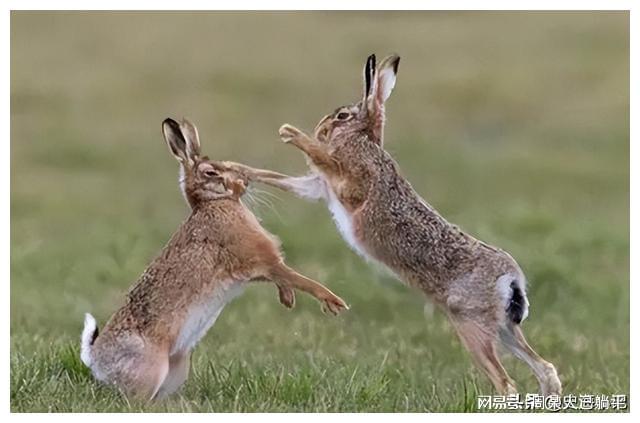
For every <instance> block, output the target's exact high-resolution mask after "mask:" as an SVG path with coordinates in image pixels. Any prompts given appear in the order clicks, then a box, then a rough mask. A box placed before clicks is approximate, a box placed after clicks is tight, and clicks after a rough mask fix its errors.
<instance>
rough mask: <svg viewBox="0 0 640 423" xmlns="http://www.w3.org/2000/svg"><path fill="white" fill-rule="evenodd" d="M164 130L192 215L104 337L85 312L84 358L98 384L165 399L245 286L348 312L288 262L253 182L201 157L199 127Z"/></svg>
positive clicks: (287, 300) (168, 124)
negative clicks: (272, 288) (257, 204)
mask: <svg viewBox="0 0 640 423" xmlns="http://www.w3.org/2000/svg"><path fill="white" fill-rule="evenodd" d="M162 130H163V133H164V137H165V139H166V141H167V144H168V145H169V149H170V151H171V152H172V153H173V155H174V156H175V157H176V159H178V162H179V163H180V186H181V189H182V192H183V194H184V196H185V197H186V199H187V201H188V202H189V204H190V206H191V209H192V210H191V214H190V216H189V217H188V218H187V220H186V221H185V222H184V223H183V224H182V225H181V226H180V227H179V228H178V230H177V231H176V233H175V234H174V235H173V236H172V237H171V240H170V241H169V242H168V244H167V245H166V246H165V247H164V249H163V250H162V251H161V253H160V255H159V256H158V257H157V258H156V259H155V260H153V262H152V263H151V264H150V265H149V267H148V268H147V269H146V270H145V271H144V273H143V274H142V276H141V277H140V279H139V280H138V282H137V283H136V284H135V285H134V286H133V287H132V288H131V290H130V291H129V293H128V295H127V300H126V304H125V305H124V306H122V307H121V308H120V309H119V310H118V311H116V312H115V314H114V315H113V316H112V317H111V319H110V320H109V321H108V323H107V324H106V325H105V327H104V328H103V329H102V331H100V333H99V334H98V327H97V325H96V321H95V319H94V318H93V317H92V316H91V315H90V314H87V315H86V316H85V326H84V330H83V332H82V343H81V358H82V361H83V362H84V364H85V365H86V366H88V367H89V368H90V369H91V371H92V373H93V375H94V376H95V377H96V378H97V379H98V380H100V381H103V382H107V383H110V384H114V385H116V386H117V387H118V388H120V389H121V390H122V391H124V392H125V393H126V394H128V395H132V396H135V397H137V398H140V399H152V398H160V397H163V396H166V395H168V394H170V393H172V392H174V391H175V390H177V389H178V388H179V387H180V386H181V385H182V384H183V383H184V381H185V380H186V379H187V376H188V372H189V360H190V355H191V351H192V349H193V348H194V347H195V345H196V344H197V343H198V341H199V340H200V339H201V338H202V337H203V336H204V335H205V334H206V332H207V330H208V329H209V328H210V327H211V326H212V325H213V323H214V322H215V321H216V318H217V317H218V316H219V315H220V312H221V311H222V309H223V308H224V306H225V304H227V303H228V302H229V301H231V300H232V299H233V298H234V297H236V296H237V295H238V294H240V293H241V292H242V290H243V288H244V287H245V286H246V283H247V282H250V281H260V280H263V281H270V282H273V283H275V284H276V285H277V286H278V289H279V293H280V301H281V302H282V303H283V304H284V305H285V306H287V307H292V306H293V305H294V301H295V296H294V291H293V289H300V290H302V291H304V292H307V293H309V294H311V295H313V296H314V297H315V298H317V299H318V300H319V301H321V302H322V303H323V307H324V308H325V309H327V310H328V311H330V312H332V313H334V314H337V313H338V312H340V311H341V310H343V309H346V308H347V306H346V304H345V302H344V301H343V300H342V299H340V298H339V297H337V296H336V295H334V294H333V293H332V292H331V291H329V290H328V289H327V288H325V287H324V286H323V285H321V284H320V283H318V282H315V281H313V280H311V279H309V278H307V277H305V276H303V275H301V274H299V273H297V272H296V271H295V270H293V269H291V268H290V267H288V266H287V265H286V264H285V263H284V261H283V257H282V253H281V252H280V248H279V243H278V240H277V239H276V238H275V237H274V236H273V235H271V234H269V233H268V232H267V231H266V230H265V229H263V228H262V227H261V226H260V224H259V223H258V220H257V219H256V217H255V216H254V215H253V214H252V213H251V212H250V211H249V210H248V209H247V208H246V207H245V206H244V204H243V203H242V201H241V200H240V197H241V196H242V194H243V193H244V192H245V188H246V186H247V183H248V182H247V180H246V179H245V177H244V176H242V175H240V174H238V173H237V172H235V171H233V170H232V169H229V168H228V167H226V166H224V165H223V164H221V163H220V162H216V161H213V160H209V159H208V158H207V157H206V156H201V155H200V141H199V139H198V132H197V130H196V128H195V126H193V125H192V124H191V123H189V122H188V121H186V120H184V121H183V122H182V123H180V124H179V123H177V122H176V121H174V120H172V119H166V120H165V121H164V122H163V124H162Z"/></svg>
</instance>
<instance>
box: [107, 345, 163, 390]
mask: <svg viewBox="0 0 640 423" xmlns="http://www.w3.org/2000/svg"><path fill="white" fill-rule="evenodd" d="M97 364H98V366H99V368H100V370H101V372H102V373H104V375H105V378H104V380H105V381H106V382H109V383H112V384H114V385H115V386H117V387H118V388H119V389H120V390H122V391H123V392H124V393H125V394H127V395H128V396H133V397H135V398H137V399H139V400H142V401H149V400H151V399H153V398H154V397H155V395H156V393H157V392H158V389H160V386H161V385H162V382H163V381H164V379H165V377H166V376H167V373H168V371H169V355H168V353H167V351H166V350H165V349H163V348H158V347H156V346H155V345H149V344H147V345H145V344H144V342H143V341H142V339H141V338H138V337H135V338H129V339H128V342H126V343H119V344H117V345H115V346H114V347H113V349H112V350H111V351H103V352H102V353H101V354H100V356H99V363H97Z"/></svg>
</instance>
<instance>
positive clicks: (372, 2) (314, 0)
mask: <svg viewBox="0 0 640 423" xmlns="http://www.w3.org/2000/svg"><path fill="white" fill-rule="evenodd" d="M7 3H8V7H7V9H5V13H4V14H2V17H1V18H0V19H1V20H0V22H2V25H1V28H2V36H3V38H4V41H3V42H2V44H1V46H2V47H1V52H0V53H1V54H2V57H4V58H5V64H4V66H3V67H2V94H3V98H4V99H5V100H4V101H3V102H2V103H1V104H2V106H1V107H2V112H3V113H2V120H3V122H4V125H3V126H2V127H3V128H4V134H5V139H6V140H9V139H10V129H9V124H10V121H9V120H10V119H9V117H10V115H9V106H10V97H9V94H10V75H9V69H10V68H9V63H10V51H9V49H10V40H9V35H10V28H9V22H10V13H9V11H10V10H38V9H44V10H51V9H53V8H54V7H55V9H59V10H116V9H117V10H210V9H211V7H215V9H217V10H242V9H248V10H316V9H332V10H340V9H342V10H344V9H349V10H351V9H363V10H366V9H375V10H392V9H391V6H393V7H394V9H396V8H397V9H409V10H411V9H415V10H417V9H424V8H425V7H428V9H430V10H496V9H497V10H500V9H506V10H631V25H630V26H631V69H632V72H631V74H630V75H631V81H630V84H631V85H630V88H631V97H630V98H631V139H630V143H631V145H630V149H631V151H630V154H631V193H630V194H631V198H630V201H631V216H632V217H633V216H634V215H635V214H636V212H637V211H638V206H637V198H638V188H637V187H638V184H637V182H638V175H639V171H638V170H636V169H635V167H634V166H633V165H634V164H638V160H637V153H638V147H637V131H636V130H634V129H635V128H634V122H637V121H638V113H637V108H635V107H633V106H634V105H635V104H637V102H636V100H637V98H638V92H637V91H638V88H639V86H638V83H637V75H634V72H636V73H637V72H638V69H639V68H638V66H637V60H638V54H637V46H638V29H637V28H638V25H639V24H640V19H639V18H638V13H640V12H639V10H640V9H639V8H638V7H635V8H634V7H633V2H632V1H623V0H610V1H595V0H585V1H562V0H540V1H520V2H517V3H516V2H513V1H511V2H510V1H483V2H478V1H430V2H425V3H421V2H418V1H406V0H394V1H393V2H383V1H381V0H369V1H362V0H361V1H349V2H347V1H344V0H343V1H336V0H324V1H318V0H309V1H305V2H299V3H296V2H293V1H279V2H277V1H271V2H267V1H246V0H236V1H233V2H210V1H203V0H181V1H180V2H169V1H166V0H163V1H156V2H149V1H140V0H126V1H125V0H115V1H93V2H91V3H90V4H87V3H83V2H80V1H58V2H51V1H42V0H39V1H14V0H10V1H8V2H7ZM54 3H55V4H54ZM176 5H180V8H179V9H178V8H176ZM4 147H5V149H6V150H5V154H4V155H3V156H2V160H3V162H4V163H3V167H2V169H3V171H4V174H5V177H3V178H1V179H2V181H1V182H0V183H1V184H2V190H3V192H4V196H3V198H4V201H5V206H4V207H3V208H2V214H3V216H2V217H3V218H2V228H3V234H5V237H6V238H5V242H4V243H2V247H1V248H2V255H3V257H5V263H6V266H5V267H4V275H5V278H4V279H5V283H4V284H2V287H3V290H4V295H2V298H3V302H4V305H5V308H4V314H3V316H4V320H5V322H4V324H3V325H2V326H1V328H0V331H1V332H0V334H1V335H2V339H4V340H5V342H4V344H3V347H2V349H1V350H0V360H3V362H4V363H5V365H4V366H3V367H2V373H1V374H0V377H1V378H2V380H3V382H4V383H3V384H2V385H1V386H2V388H1V391H0V401H2V404H3V405H4V407H3V409H4V410H5V413H7V414H9V395H10V394H9V324H10V322H9V318H10V317H9V316H10V315H9V306H10V296H9V280H10V269H9V265H10V260H9V258H10V236H9V230H10V210H9V203H10V185H9V182H10V179H9V178H10V167H9V166H10V163H9V162H10V146H9V142H7V141H5V142H4ZM637 235H638V227H637V225H636V224H634V222H633V220H632V221H631V240H632V243H631V245H632V247H631V257H630V262H631V279H632V280H633V279H634V277H635V276H636V275H637V274H638V263H639V262H640V261H639V259H640V257H638V249H637V248H634V243H633V240H636V239H638V237H637ZM603 283H606V281H603ZM637 292H638V290H637V289H634V288H633V284H631V324H632V327H633V326H634V323H635V321H636V320H637V313H635V312H634V305H637V304H638V302H637V298H636V297H637ZM638 351H639V350H638V348H637V336H633V332H632V333H631V352H632V354H631V357H634V355H637V353H638ZM637 388H638V371H637V366H636V365H635V363H634V362H633V361H632V362H631V399H633V398H634V397H635V395H636V394H637V393H638V392H639V391H638V389H637ZM631 401H632V408H631V410H632V411H631V413H630V414H629V413H627V414H611V415H607V417H606V418H607V419H616V420H618V419H626V420H628V419H629V418H631V416H632V415H633V414H638V412H636V410H634V408H633V405H635V408H636V409H637V408H638V403H637V402H635V403H634V402H633V400H631ZM114 416H115V417H116V418H117V419H126V420H129V419H144V420H147V419H149V420H150V419H153V421H171V419H172V418H173V416H172V415H171V414H160V415H158V414H156V415H151V414H145V415H131V414H117V415H111V414H92V415H89V414H57V415H47V418H48V419H51V420H54V421H64V422H65V423H66V422H68V421H80V420H86V419H87V418H89V419H91V420H92V421H93V420H94V419H95V421H98V422H100V421H104V422H111V421H112V420H113V418H114ZM9 417H10V418H11V419H15V420H16V421H18V420H20V421H27V420H30V419H38V420H39V419H41V418H43V417H44V416H42V415H35V414H11V415H9ZM185 417H186V416H185ZM300 417H302V416H300V415H299V414H224V415H219V414H217V415H215V416H212V415H210V414H191V415H189V416H188V417H187V418H189V419H193V420H199V421H207V422H210V421H211V419H216V420H219V419H224V421H234V422H241V421H247V420H260V421H264V420H269V419H277V420H278V421H279V422H293V421H294V420H298V419H299V418H300ZM303 417H304V419H305V420H306V421H308V422H309V423H315V422H320V421H321V420H322V421H323V423H324V422H326V420H327V419H330V420H332V421H333V420H337V421H342V420H349V421H353V420H361V421H364V420H365V419H366V421H367V422H371V421H372V420H379V421H386V420H388V419H389V418H393V419H402V420H404V421H412V422H420V423H423V422H424V421H425V419H429V420H431V419H434V418H435V419H438V420H439V419H442V418H443V415H440V414H429V415H423V414H400V415H398V414H393V415H391V417H390V416H389V415H388V414H355V415H354V414H305V415H304V416H303ZM471 417H472V418H473V419H474V420H475V419H477V420H479V421H494V420H501V421H507V420H508V421H513V420H514V419H516V418H517V419H518V420H520V419H523V420H529V421H532V420H534V419H535V420H538V419H540V418H552V419H556V418H562V419H568V420H573V421H575V420H576V419H578V418H579V419H581V420H585V419H586V420H592V421H593V420H594V419H598V420H600V419H601V418H602V417H603V416H601V415H596V414H580V415H578V414H574V415H566V414H563V415H560V414H545V415H541V414H519V415H518V416H514V415H513V414H474V415H473V416H471ZM181 418H184V417H181ZM444 418H447V419H449V418H454V417H453V416H451V417H449V416H448V415H446V416H445V417H444Z"/></svg>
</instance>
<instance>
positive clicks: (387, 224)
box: [228, 55, 561, 394]
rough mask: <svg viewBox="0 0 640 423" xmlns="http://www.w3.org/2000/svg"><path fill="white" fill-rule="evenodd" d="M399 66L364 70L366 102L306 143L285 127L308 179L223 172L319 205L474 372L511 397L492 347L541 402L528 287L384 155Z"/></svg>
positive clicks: (391, 63) (324, 122) (554, 390)
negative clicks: (464, 354) (432, 312)
mask: <svg viewBox="0 0 640 423" xmlns="http://www.w3.org/2000/svg"><path fill="white" fill-rule="evenodd" d="M399 62H400V58H399V57H398V56H395V55H393V56H390V57H387V58H386V59H384V60H383V61H382V63H380V65H379V66H378V67H376V59H375V56H374V55H371V56H370V57H369V58H368V59H367V62H366V65H365V68H364V93H363V96H362V99H361V100H360V101H358V102H357V103H355V104H352V105H349V106H343V107H339V108H337V109H336V110H335V111H334V112H333V113H331V114H329V115H327V116H325V117H323V118H322V119H321V120H320V123H318V125H317V126H316V127H315V130H314V133H313V136H309V135H306V134H305V133H303V132H302V131H300V130H299V129H296V128H294V127H292V126H290V125H283V126H282V127H281V128H280V136H281V137H282V139H283V140H284V141H285V142H286V143H290V144H292V145H294V146H296V147H297V148H299V149H300V150H302V151H303V152H304V153H305V155H306V157H307V162H308V164H309V166H310V168H311V171H312V172H311V174H309V175H306V176H302V177H290V176H287V175H283V174H280V173H276V172H271V171H268V170H259V169H252V168H250V167H247V166H244V165H241V164H237V163H228V165H229V166H232V167H233V168H234V169H237V170H238V171H240V172H243V173H244V174H245V175H246V176H247V177H248V178H249V179H250V180H257V181H261V182H263V183H266V184H269V185H272V186H275V187H278V188H281V189H284V190H287V191H290V192H293V193H295V194H296V195H298V196H300V197H303V198H307V199H313V200H316V199H323V200H325V201H326V202H327V204H328V207H329V209H330V211H331V213H332V215H333V218H334V220H335V223H336V225H337V226H338V229H339V230H340V232H341V234H342V236H343V237H344V239H345V240H346V241H347V243H348V244H349V245H350V246H351V247H352V248H353V249H354V250H355V251H356V252H358V253H359V254H360V255H362V256H363V257H365V258H367V259H372V260H375V261H377V262H381V263H383V264H384V265H385V266H386V267H388V268H389V269H391V271H392V272H393V273H395V274H396V275H397V277H398V278H400V279H402V280H403V281H405V282H406V283H407V284H408V285H410V286H413V287H416V288H418V289H420V290H422V291H423V292H424V293H425V294H427V295H428V296H429V297H430V298H431V299H432V300H433V301H434V302H435V303H436V304H437V305H439V306H440V308H441V309H442V310H444V312H445V313H446V315H447V316H448V317H449V319H450V320H451V322H452V324H453V326H454V327H455V329H456V331H457V333H458V335H459V336H460V339H461V340H462V342H463V344H464V345H465V346H466V348H467V349H468V350H469V351H470V353H471V355H472V356H473V358H474V361H475V362H476V363H477V365H478V366H479V367H480V368H481V369H482V370H483V371H484V372H485V373H486V374H487V376H488V377H489V379H490V380H491V382H492V383H493V384H494V385H495V387H496V389H497V390H498V391H499V392H501V393H512V392H516V388H515V385H514V382H513V381H512V379H511V378H510V377H509V375H508V374H507V372H506V371H505V369H504V368H503V366H502V364H501V362H500V360H499V358H498V354H497V351H496V347H497V344H498V343H501V344H502V345H504V346H505V347H506V348H507V349H508V350H509V351H510V352H511V353H513V354H514V355H515V356H516V357H518V358H519V359H521V360H523V361H524V362H525V363H526V364H528V365H529V367H530V368H531V370H532V371H533V373H534V374H535V376H536V378H537V380H538V382H539V384H540V389H541V391H542V392H543V393H544V394H559V393H560V392H561V384H560V380H559V379H558V375H557V373H556V370H555V368H554V366H553V365H552V364H551V363H549V362H547V361H545V360H543V359H542V358H541V357H540V356H539V355H538V354H537V353H536V352H535V351H534V350H533V349H532V348H531V347H530V346H529V344H528V343H527V341H526V340H525V337H524V335H523V332H522V328H521V326H520V324H521V323H522V321H523V320H524V319H525V318H526V317H527V313H528V305H529V303H528V300H527V296H526V280H525V277H524V275H523V273H522V271H521V270H520V267H519V266H518V264H517V263H516V262H515V261H514V259H513V258H512V257H511V256H510V255H509V254H507V253H506V252H504V251H502V250H500V249H499V248H495V247H492V246H489V245H487V244H485V243H483V242H481V241H478V240H477V239H475V238H473V237H472V236H470V235H468V234H466V233H464V232H463V231H461V230H460V229H459V228H458V227H457V226H455V225H453V224H451V223H449V222H448V221H447V220H445V219H444V218H443V217H442V216H441V215H440V214H439V213H438V212H437V211H436V210H435V209H434V208H433V207H431V206H430V205H429V204H428V203H427V202H426V201H424V200H423V199H422V198H421V197H420V195H419V194H418V193H417V192H416V191H415V190H414V189H413V188H412V187H411V185H410V184H409V182H408V181H407V180H406V179H405V178H403V177H402V175H401V174H400V171H399V169H398V165H397V164H396V162H395V161H394V160H393V158H392V157H391V156H390V155H389V153H387V152H386V151H385V150H384V148H383V135H384V123H385V101H386V100H387V98H388V97H389V95H390V94H391V91H392V90H393V87H394V85H395V81H396V73H397V71H398V64H399Z"/></svg>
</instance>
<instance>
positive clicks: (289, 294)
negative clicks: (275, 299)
mask: <svg viewBox="0 0 640 423" xmlns="http://www.w3.org/2000/svg"><path fill="white" fill-rule="evenodd" d="M278 295H279V296H280V304H282V305H283V306H285V307H286V308H293V306H294V305H295V304H296V293H295V291H294V290H293V289H292V288H289V287H288V286H278Z"/></svg>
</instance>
